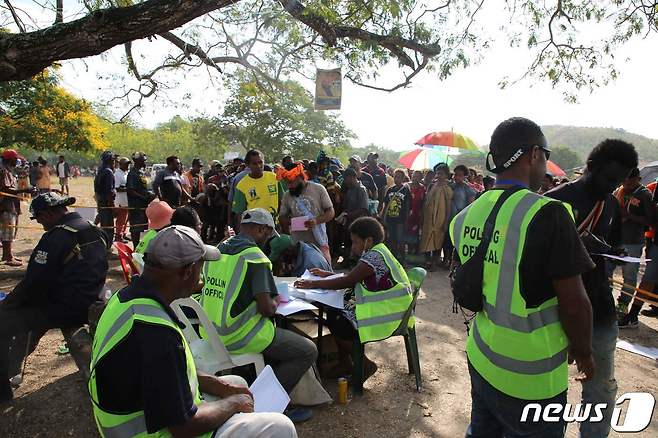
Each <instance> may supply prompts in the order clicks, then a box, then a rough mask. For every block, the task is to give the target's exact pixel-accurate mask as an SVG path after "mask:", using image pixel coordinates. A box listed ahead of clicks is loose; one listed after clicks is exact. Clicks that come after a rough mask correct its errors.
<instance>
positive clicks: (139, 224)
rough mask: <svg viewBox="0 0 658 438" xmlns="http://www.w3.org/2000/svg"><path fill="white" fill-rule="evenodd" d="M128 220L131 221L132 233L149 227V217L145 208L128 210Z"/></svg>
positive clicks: (140, 231)
mask: <svg viewBox="0 0 658 438" xmlns="http://www.w3.org/2000/svg"><path fill="white" fill-rule="evenodd" d="M128 220H129V221H130V233H131V234H135V233H142V232H144V231H146V230H147V229H148V222H149V220H148V218H147V217H146V210H145V209H138V210H128Z"/></svg>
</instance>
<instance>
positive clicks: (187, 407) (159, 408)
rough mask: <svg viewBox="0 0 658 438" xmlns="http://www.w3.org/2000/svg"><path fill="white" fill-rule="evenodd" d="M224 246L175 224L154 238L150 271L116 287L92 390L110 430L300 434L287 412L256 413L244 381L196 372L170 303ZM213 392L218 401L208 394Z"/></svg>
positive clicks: (98, 343)
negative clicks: (206, 242) (208, 240)
mask: <svg viewBox="0 0 658 438" xmlns="http://www.w3.org/2000/svg"><path fill="white" fill-rule="evenodd" d="M219 257H220V253H219V250H218V249H217V248H215V247H212V246H207V245H204V244H203V242H202V241H201V238H200V237H199V235H198V234H197V232H196V231H194V230H192V229H191V228H188V227H184V226H180V225H173V226H170V227H168V228H165V229H163V230H161V231H160V232H158V234H157V235H156V236H155V237H154V238H153V240H152V241H151V243H150V244H149V246H148V249H147V251H146V255H145V259H144V261H145V266H144V273H143V274H142V275H141V276H139V277H135V279H134V280H133V281H132V282H131V284H130V285H128V286H127V287H126V288H124V289H122V290H120V291H119V292H117V293H116V294H115V295H113V296H112V297H111V298H110V300H109V301H108V303H107V307H106V308H105V310H104V311H103V314H102V315H101V318H100V321H99V323H98V328H97V329H96V334H95V336H94V344H93V347H92V358H91V377H90V380H89V394H90V396H91V401H92V408H93V412H94V418H95V420H96V425H97V426H98V431H99V433H100V435H101V436H102V437H105V438H115V437H116V438H124V437H125V438H129V437H147V436H148V437H171V436H196V437H208V438H209V437H211V436H212V437H215V436H217V437H221V436H254V437H271V438H279V437H296V436H297V433H296V432H295V427H294V425H293V424H292V422H291V421H290V420H289V419H288V418H286V417H285V416H284V415H281V414H256V413H253V409H254V402H253V398H252V396H251V393H250V392H249V389H247V385H246V382H245V381H244V379H241V378H240V377H237V376H223V377H216V376H212V375H207V374H204V373H201V372H198V371H197V369H196V366H195V363H194V357H193V356H192V352H191V350H190V347H189V345H188V341H187V340H186V339H185V336H184V335H183V332H182V330H181V327H183V325H182V323H181V322H180V321H179V320H178V318H177V317H176V314H175V313H174V312H173V310H172V309H171V307H170V305H171V303H172V302H173V301H175V300H177V299H180V298H188V297H189V296H190V292H191V291H192V289H193V288H194V287H195V286H196V285H197V283H198V282H199V274H200V272H201V268H202V266H203V262H204V261H212V260H217V259H218V258H219ZM209 396H212V397H214V399H219V400H217V401H209V402H206V401H204V397H209Z"/></svg>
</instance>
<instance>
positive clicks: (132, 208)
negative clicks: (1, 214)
mask: <svg viewBox="0 0 658 438" xmlns="http://www.w3.org/2000/svg"><path fill="white" fill-rule="evenodd" d="M51 192H57V193H61V192H60V191H59V190H51ZM0 196H7V197H9V198H18V199H20V200H21V201H23V202H25V203H26V204H27V203H28V202H27V201H26V200H25V199H23V197H22V196H21V195H14V194H12V193H4V192H0ZM70 207H78V208H95V209H121V210H146V207H99V206H97V205H93V206H92V205H79V204H73V205H71V206H70Z"/></svg>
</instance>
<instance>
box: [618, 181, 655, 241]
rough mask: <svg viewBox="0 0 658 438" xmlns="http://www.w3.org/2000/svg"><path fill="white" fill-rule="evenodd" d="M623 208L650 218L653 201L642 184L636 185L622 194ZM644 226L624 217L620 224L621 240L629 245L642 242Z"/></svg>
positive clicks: (630, 212)
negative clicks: (632, 189)
mask: <svg viewBox="0 0 658 438" xmlns="http://www.w3.org/2000/svg"><path fill="white" fill-rule="evenodd" d="M624 208H625V209H626V211H628V213H629V214H631V215H633V216H639V217H643V218H646V219H648V220H651V218H652V216H653V213H652V209H653V201H652V196H651V192H649V190H647V188H646V187H644V186H643V185H640V186H638V187H637V188H636V189H635V190H634V191H633V192H631V193H629V194H625V195H624ZM645 228H646V227H645V226H644V225H643V224H640V223H638V222H635V221H632V220H630V219H626V220H624V221H623V222H622V225H621V241H622V243H626V244H629V245H639V244H642V243H644V230H645Z"/></svg>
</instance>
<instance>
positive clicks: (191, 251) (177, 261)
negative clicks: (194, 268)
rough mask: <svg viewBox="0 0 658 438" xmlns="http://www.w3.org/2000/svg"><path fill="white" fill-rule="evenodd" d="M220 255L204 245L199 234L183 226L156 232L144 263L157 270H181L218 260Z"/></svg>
mask: <svg viewBox="0 0 658 438" xmlns="http://www.w3.org/2000/svg"><path fill="white" fill-rule="evenodd" d="M220 256H221V253H220V252H219V249H217V248H216V247H214V246H211V245H206V244H205V243H203V241H202V240H201V237H200V236H199V234H198V233H197V232H196V231H194V230H193V229H192V228H189V227H185V226H183V225H171V226H169V227H167V228H165V229H162V230H160V231H158V234H156V236H155V237H154V238H153V240H151V241H150V242H149V244H148V247H147V248H146V254H145V263H146V264H147V265H151V266H156V267H159V268H172V269H173V268H181V267H183V266H187V265H189V264H192V263H195V262H198V261H199V260H205V261H215V260H219V258H220Z"/></svg>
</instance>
